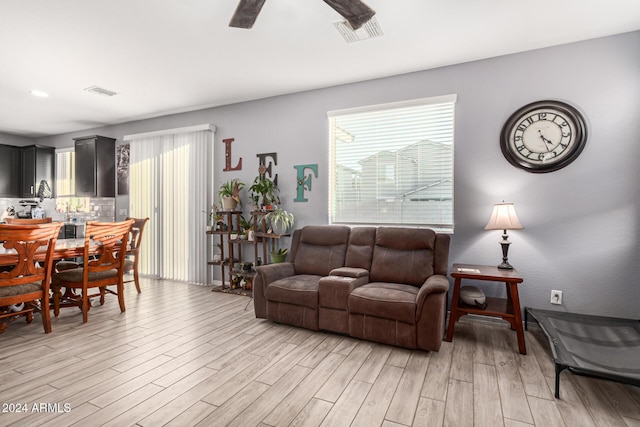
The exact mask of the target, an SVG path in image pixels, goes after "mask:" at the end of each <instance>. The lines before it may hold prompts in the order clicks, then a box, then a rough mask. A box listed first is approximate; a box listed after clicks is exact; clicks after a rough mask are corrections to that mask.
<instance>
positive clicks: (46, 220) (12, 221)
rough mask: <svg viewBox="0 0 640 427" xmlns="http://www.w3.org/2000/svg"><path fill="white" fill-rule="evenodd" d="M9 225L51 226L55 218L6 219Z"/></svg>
mask: <svg viewBox="0 0 640 427" xmlns="http://www.w3.org/2000/svg"><path fill="white" fill-rule="evenodd" d="M4 220H5V222H6V223H7V224H10V225H18V224H22V225H35V224H51V223H52V222H53V218H51V217H47V218H11V217H8V218H5V219H4Z"/></svg>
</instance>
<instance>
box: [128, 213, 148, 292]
mask: <svg viewBox="0 0 640 427" xmlns="http://www.w3.org/2000/svg"><path fill="white" fill-rule="evenodd" d="M127 219H132V220H133V221H134V222H133V225H132V226H131V233H130V234H131V238H130V239H129V244H130V249H129V250H128V251H127V259H126V260H125V261H124V272H125V273H130V272H133V280H125V283H130V282H135V284H136V290H137V291H138V293H140V280H139V278H138V261H139V259H138V258H139V257H138V255H140V245H141V244H142V233H143V231H144V226H145V225H147V222H148V221H149V218H127Z"/></svg>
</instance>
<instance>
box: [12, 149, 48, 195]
mask: <svg viewBox="0 0 640 427" xmlns="http://www.w3.org/2000/svg"><path fill="white" fill-rule="evenodd" d="M20 166H21V173H20V192H19V197H36V196H37V195H38V187H39V186H40V181H42V180H45V181H47V183H48V184H49V187H51V190H52V191H53V189H54V187H55V185H54V182H53V179H54V177H55V167H56V150H55V148H53V147H45V146H42V145H29V146H26V147H21V148H20ZM54 197H55V195H54Z"/></svg>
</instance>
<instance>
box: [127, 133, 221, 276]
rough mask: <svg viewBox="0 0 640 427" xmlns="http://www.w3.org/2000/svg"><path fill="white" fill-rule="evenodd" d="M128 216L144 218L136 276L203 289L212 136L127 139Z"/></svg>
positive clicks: (211, 134) (207, 134)
mask: <svg viewBox="0 0 640 427" xmlns="http://www.w3.org/2000/svg"><path fill="white" fill-rule="evenodd" d="M128 138H130V143H131V166H130V168H131V169H130V194H129V212H130V216H132V217H135V218H145V217H149V218H150V221H149V223H148V225H147V228H146V229H145V234H144V237H143V246H142V249H141V258H140V272H141V273H142V274H147V275H153V276H156V277H159V278H163V279H171V280H180V281H186V282H191V283H200V284H205V283H207V244H206V234H205V229H206V225H207V216H206V214H205V213H203V212H207V211H208V210H209V209H208V206H210V205H211V200H210V196H209V195H210V194H212V188H211V187H212V186H211V181H212V169H213V167H212V165H213V147H212V141H213V131H212V130H210V129H207V130H197V131H186V132H185V131H184V130H183V131H181V130H180V129H177V130H173V131H167V132H157V133H151V134H140V135H133V136H131V137H128Z"/></svg>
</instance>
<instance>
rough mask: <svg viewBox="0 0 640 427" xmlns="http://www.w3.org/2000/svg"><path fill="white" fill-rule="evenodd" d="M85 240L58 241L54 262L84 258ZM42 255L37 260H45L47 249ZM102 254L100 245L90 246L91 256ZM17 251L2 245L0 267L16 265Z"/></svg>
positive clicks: (42, 250) (43, 250) (37, 256)
mask: <svg viewBox="0 0 640 427" xmlns="http://www.w3.org/2000/svg"><path fill="white" fill-rule="evenodd" d="M84 240H85V239H84V238H80V239H58V240H57V241H56V247H55V249H54V251H53V260H54V261H58V260H61V259H64V258H75V257H82V256H84ZM39 252H41V253H42V255H40V256H39V255H38V254H36V260H38V259H43V258H44V256H45V248H44V247H43V248H41V250H40V251H39ZM98 252H100V244H99V243H97V242H96V243H93V244H90V246H89V254H90V255H93V254H96V253H98ZM15 264H16V251H15V250H14V249H7V248H5V247H4V244H2V243H0V266H7V265H15Z"/></svg>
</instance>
